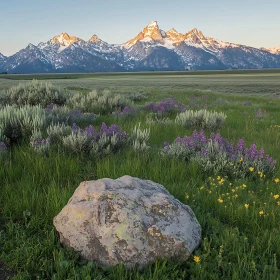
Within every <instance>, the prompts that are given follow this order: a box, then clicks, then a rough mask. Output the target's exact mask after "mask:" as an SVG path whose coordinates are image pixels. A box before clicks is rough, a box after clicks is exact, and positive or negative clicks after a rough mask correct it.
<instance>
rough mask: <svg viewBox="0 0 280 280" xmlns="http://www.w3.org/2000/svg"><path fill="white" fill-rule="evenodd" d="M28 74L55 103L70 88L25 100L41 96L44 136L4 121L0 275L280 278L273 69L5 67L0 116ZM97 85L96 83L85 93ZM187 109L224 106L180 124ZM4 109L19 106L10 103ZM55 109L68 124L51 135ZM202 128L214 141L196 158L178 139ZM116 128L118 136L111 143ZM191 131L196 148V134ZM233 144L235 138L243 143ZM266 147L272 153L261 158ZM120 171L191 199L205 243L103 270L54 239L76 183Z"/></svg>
mask: <svg viewBox="0 0 280 280" xmlns="http://www.w3.org/2000/svg"><path fill="white" fill-rule="evenodd" d="M32 78H36V79H41V80H43V81H45V80H48V81H49V82H51V83H52V84H53V85H54V86H56V87H60V88H61V94H62V95H61V96H60V97H59V98H57V100H58V101H61V100H62V101H63V93H64V92H65V90H62V88H67V94H68V95H67V97H68V98H67V100H64V101H63V102H64V103H65V104H63V105H62V104H61V105H54V104H51V105H50V104H47V105H46V104H40V102H41V103H42V102H43V100H42V99H40V98H39V99H36V100H39V101H36V102H37V103H36V102H35V101H33V104H32V105H30V107H28V108H27V109H26V110H29V112H33V111H32V108H31V107H36V106H38V104H39V107H38V108H37V109H36V114H39V113H40V114H41V115H42V116H44V121H45V123H42V124H41V126H40V127H39V128H40V130H41V131H39V132H40V133H41V134H40V133H39V134H40V135H38V131H37V130H36V133H34V131H32V130H30V129H26V130H24V129H25V128H26V127H24V126H23V125H22V123H23V122H20V125H21V128H20V129H19V130H20V133H18V134H17V133H15V131H16V132H17V129H18V127H14V128H13V130H12V131H13V133H12V134H11V133H10V134H9V133H8V132H7V131H9V129H6V128H3V127H2V139H0V141H2V142H0V144H1V143H5V147H4V146H3V145H2V146H1V145H0V163H1V169H0V182H1V195H0V205H1V207H0V222H1V223H0V276H1V269H2V275H4V273H5V275H9V276H10V278H11V279H54V280H55V279H61V280H64V279H81V280H83V279H96V280H97V279H99V280H101V279H115V280H117V279H131V280H132V279H133V280H134V279H142V280H146V279H153V280H161V279H162V280H165V279H166V280H169V279H178V280H179V279H192V280H197V279H234V280H239V279H280V181H279V179H280V169H279V161H280V154H279V145H280V111H279V108H280V99H279V96H280V79H279V78H280V73H279V72H278V71H276V70H275V71H267V72H266V71H264V72H258V71H250V72H245V73H244V72H241V73H219V72H217V73H215V74H213V73H212V72H211V73H208V72H207V73H196V74H195V75H193V74H189V73H188V74H184V75H182V74H180V73H174V74H173V73H164V74H158V73H153V74H150V75H149V74H147V73H143V74H141V75H137V74H133V75H130V74H120V75H113V74H107V75H106V74H98V75H97V74H96V75H75V76H73V74H72V75H62V76H56V75H55V76H53V75H50V76H46V75H43V76H42V77H41V78H40V77H39V76H38V75H35V76H28V75H27V76H25V75H7V76H4V75H1V77H0V100H1V105H0V120H6V118H4V117H2V119H1V116H2V115H3V116H4V114H6V113H4V111H3V110H4V109H5V106H6V105H8V104H10V103H11V102H12V99H9V97H8V95H7V96H5V92H6V90H8V89H9V88H11V87H13V86H15V85H17V84H18V83H19V82H22V83H24V84H28V83H29V82H30V79H32ZM23 87H24V86H23ZM94 89H96V90H97V92H96V93H94V94H91V93H90V92H92V90H94ZM104 89H108V91H106V90H105V91H104ZM14 92H16V90H14ZM38 92H39V90H38ZM10 93H11V92H10ZM15 94H16V93H15ZM38 94H39V93H38ZM35 95H36V94H35ZM102 95H106V96H107V97H108V98H107V99H106V100H107V101H108V100H115V101H112V106H111V105H110V104H111V103H110V104H109V105H110V106H109V105H108V104H107V103H108V102H107V103H106V104H105V105H106V106H105V105H104V106H105V107H104V108H103V107H102V106H103V105H102V106H101V105H100V104H103V103H102V102H103V101H102V98H101V97H102ZM1 96H2V99H1ZM15 96H16V95H15ZM72 96H76V98H71V97H72ZM83 97H85V98H86V97H88V98H92V99H90V100H98V101H96V102H97V103H98V102H99V103H98V106H97V105H94V104H93V103H90V102H84V103H83V100H84V99H83ZM114 98H115V99H114ZM34 100H35V99H34ZM85 100H86V99H85ZM166 100H167V101H166ZM62 101H61V103H63V102H62ZM22 102H24V101H22ZM110 102H111V101H110ZM114 102H115V103H114ZM151 102H153V103H152V104H151ZM53 103H55V102H53ZM87 103H89V104H90V105H89V107H87ZM116 104H117V106H116ZM170 104H171V105H170ZM91 105H92V106H91ZM99 105H100V106H99ZM17 106H18V107H20V106H22V104H17ZM40 106H41V107H40ZM63 106H68V107H67V108H68V109H69V110H68V109H62V107H63ZM183 107H184V108H185V109H186V111H190V110H194V111H199V110H206V111H207V112H213V111H216V112H217V113H224V114H225V115H226V118H225V120H224V121H223V122H222V123H221V124H220V125H217V126H215V125H212V126H211V125H210V126H207V125H206V122H199V121H198V122H193V123H188V125H184V124H181V123H180V122H176V118H177V117H176V116H177V115H178V114H180V113H181V111H182V108H183ZM100 108H101V109H102V110H101V109H100ZM125 108H126V109H125ZM1 110H2V111H1ZM9 110H10V111H9V112H12V113H13V114H18V113H17V111H16V110H17V109H11V108H10V109H9ZM77 110H78V111H77ZM38 112H39V113H38ZM73 112H74V113H73ZM90 113H92V114H94V116H93V115H92V114H90ZM1 114H2V115H1ZM30 114H31V113H30ZM65 114H66V115H65ZM65 116H67V117H65ZM42 118H43V117H42ZM209 118H210V119H211V118H212V116H211V115H210V116H209ZM54 119H55V120H57V121H58V120H61V123H64V124H65V126H68V127H67V128H65V129H64V128H63V129H62V130H63V132H61V134H59V133H58V132H57V134H55V136H58V137H57V138H53V139H56V140H52V138H51V137H53V135H54V132H55V131H57V130H58V128H52V132H53V134H51V133H50V127H49V125H50V120H52V121H53V120H54ZM3 122H4V121H3ZM73 123H75V124H76V127H73ZM103 123H106V127H105V126H104V124H103ZM139 123H140V127H141V129H140V128H139V132H140V134H141V133H142V134H141V135H143V134H144V130H145V129H148V130H149V131H150V135H149V137H148V136H147V137H146V138H145V137H142V138H141V137H140V138H139V139H138V138H137V137H136V136H135V137H136V138H133V137H134V132H133V131H134V130H135V128H137V127H138V125H139ZM36 124H37V123H36ZM90 125H92V126H90ZM112 125H117V126H118V128H116V126H112ZM34 126H35V124H34ZM47 127H48V128H49V130H48V129H47ZM33 128H34V127H33ZM37 128H38V127H36V129H37ZM93 128H94V131H93ZM55 129H57V130H55ZM67 129H69V130H70V131H72V134H73V133H74V135H75V137H74V138H73V139H74V140H77V138H78V135H79V136H81V138H83V137H84V138H83V139H84V141H85V142H83V143H82V144H81V143H80V142H79V143H78V140H77V142H76V144H77V145H75V146H73V145H72V146H71V145H70V144H69V141H68V140H69V139H68V138H67V137H69V135H68V134H66V133H65V134H63V133H64V132H65V131H66V130H67ZM202 129H203V131H204V134H205V135H204V134H203V135H204V136H205V137H206V138H207V139H209V138H211V137H213V139H214V137H216V138H215V139H218V138H219V137H218V136H217V134H219V135H220V136H221V137H222V139H223V140H221V141H220V140H217V141H220V142H219V145H220V146H218V149H217V151H216V153H215V154H214V155H216V157H215V156H214V157H212V158H210V157H209V155H208V154H207V155H206V156H205V157H203V156H202V154H201V151H200V150H199V151H198V149H197V151H198V152H197V153H193V152H192V151H191V150H190V149H189V146H188V145H189V142H187V141H189V140H190V139H191V138H185V139H187V140H186V141H185V142H183V140H182V141H181V142H180V139H182V138H183V137H184V136H189V137H192V135H194V134H193V133H194V131H195V130H196V131H197V132H198V133H199V132H201V130H202ZM62 130H60V131H62ZM3 131H4V132H3ZM73 131H74V132H73ZM112 131H113V134H114V135H115V134H117V143H118V145H115V146H114V145H113V144H112V143H113V142H112V135H113V134H112V133H111V132H112ZM0 132H1V126H0ZM102 132H104V133H106V136H107V138H106V139H107V140H106V141H107V142H106V143H105V144H104V143H103V142H102V143H101V142H100V139H99V138H98V137H100V133H102ZM122 132H126V134H122ZM95 133H97V134H98V133H99V134H98V135H99V136H98V137H97V136H96V135H97V134H95ZM211 133H214V134H215V135H216V136H213V134H212V136H211ZM0 134H1V133H0ZM5 135H6V136H5ZM15 135H16V136H15ZM201 135H202V134H201ZM0 136H1V135H0ZM7 136H9V137H10V138H9V137H7ZM19 136H20V137H19ZM88 136H90V137H93V138H94V137H95V138H94V140H93V141H92V142H91V143H87V139H88ZM47 137H48V138H47ZM49 137H50V139H51V140H50V142H48V141H49ZM177 137H181V138H180V139H179V138H177ZM195 137H197V136H196V135H194V136H193V138H195ZM7 138H9V139H7ZM93 138H91V139H93ZM144 138H145V139H144ZM176 138H177V140H175V139H176ZM67 139H68V140H67ZM73 139H72V140H73ZM196 139H197V138H196ZM203 139H204V138H203ZM219 139H220V138H219ZM240 139H243V140H244V143H243V142H242V141H240ZM43 140H44V141H43ZM136 140H139V141H138V142H137V141H136ZM191 140H192V139H191ZM79 141H80V140H79ZM196 141H197V142H196V144H199V145H197V146H196V148H198V147H200V146H201V143H202V142H203V141H202V140H196ZM93 142H94V143H96V145H94V148H93V146H92V145H93ZM203 143H204V142H203ZM223 143H226V145H225V144H223ZM228 143H230V144H228ZM242 143H243V144H242ZM78 144H81V145H78ZM204 144H205V143H204ZM204 144H203V145H204ZM241 144H242V145H243V148H242V149H239V148H238V147H240V146H241ZM252 144H255V145H256V146H255V145H252ZM203 145H202V146H203ZM223 145H225V146H223ZM230 145H232V146H230ZM244 145H246V147H245V146H244ZM105 146H106V147H105ZM229 146H230V147H232V151H234V152H232V154H231V155H230V158H229V155H228V151H227V150H226V149H227V148H226V147H229ZM104 147H105V148H104ZM203 147H204V148H205V147H206V146H203ZM173 148H174V149H173ZM262 148H263V149H264V151H262V150H261V149H262ZM89 149H90V152H89ZM176 149H177V150H176ZM238 149H239V150H238ZM174 150H175V151H176V153H174V152H173V151H174ZM252 153H254V155H252ZM266 154H268V155H269V156H270V157H272V159H268V158H265V155H266ZM218 156H223V160H220V159H219V158H218ZM274 160H275V161H276V164H275V165H274ZM206 162H207V165H206V164H205V163H206ZM208 163H209V165H208ZM206 166H208V167H209V166H210V167H209V168H208V167H207V168H206ZM123 175H130V176H134V177H139V178H142V179H148V180H153V181H155V182H157V183H160V184H162V185H163V186H164V187H166V188H167V189H168V191H169V192H170V193H171V194H172V195H174V196H175V197H176V198H177V199H179V200H180V201H181V202H183V203H185V204H187V205H189V206H190V207H191V208H192V210H193V211H194V213H195V215H196V217H197V219H198V221H199V223H200V224H201V226H202V242H201V244H200V246H199V247H198V248H197V249H196V250H195V251H194V252H193V255H192V256H191V257H190V258H189V259H188V260H187V261H185V262H183V263H178V262H176V260H169V261H167V260H157V261H156V262H155V263H151V264H150V265H148V266H147V267H146V268H144V269H143V270H138V269H133V270H126V269H125V268H124V267H123V266H118V267H116V268H106V269H105V268H99V267H97V266H96V264H95V263H94V262H87V261H84V260H82V259H80V258H79V257H78V255H77V254H75V253H74V252H73V251H71V250H68V249H65V248H63V247H62V246H61V245H60V243H59V238H58V236H57V234H56V232H55V229H54V227H53V224H52V221H53V217H54V216H56V215H57V214H58V213H59V212H60V210H61V209H62V208H63V206H64V205H65V204H66V203H67V202H68V200H69V198H70V197H71V196H72V194H73V192H74V190H75V189H76V188H77V187H78V185H79V183H80V182H82V181H86V180H96V179H98V178H114V179H116V178H118V177H121V176H123ZM1 267H2V268H1ZM0 279H1V277H0Z"/></svg>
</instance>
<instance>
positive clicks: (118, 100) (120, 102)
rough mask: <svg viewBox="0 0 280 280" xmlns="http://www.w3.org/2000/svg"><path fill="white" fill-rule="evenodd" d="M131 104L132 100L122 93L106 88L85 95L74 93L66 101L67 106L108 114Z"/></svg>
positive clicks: (83, 110)
mask: <svg viewBox="0 0 280 280" xmlns="http://www.w3.org/2000/svg"><path fill="white" fill-rule="evenodd" d="M132 104H133V103H132V101H131V100H129V99H128V98H126V97H125V96H124V95H120V94H112V93H111V92H109V91H107V90H104V91H102V92H97V91H92V92H90V93H88V94H87V95H84V94H81V93H76V94H74V95H73V96H71V97H70V98H69V100H68V101H67V106H68V107H69V108H72V109H77V110H81V111H82V112H95V113H98V114H109V113H112V112H113V111H117V110H122V109H123V108H124V107H125V106H130V105H132Z"/></svg>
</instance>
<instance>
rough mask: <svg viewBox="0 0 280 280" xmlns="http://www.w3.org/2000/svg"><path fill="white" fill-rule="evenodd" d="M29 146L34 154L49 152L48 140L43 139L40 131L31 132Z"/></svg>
mask: <svg viewBox="0 0 280 280" xmlns="http://www.w3.org/2000/svg"><path fill="white" fill-rule="evenodd" d="M30 145H31V147H32V148H33V149H34V151H35V152H36V153H39V154H46V153H48V152H49V150H50V139H49V138H46V139H44V138H43V137H42V133H41V131H37V130H35V131H33V133H32V135H31V137H30Z"/></svg>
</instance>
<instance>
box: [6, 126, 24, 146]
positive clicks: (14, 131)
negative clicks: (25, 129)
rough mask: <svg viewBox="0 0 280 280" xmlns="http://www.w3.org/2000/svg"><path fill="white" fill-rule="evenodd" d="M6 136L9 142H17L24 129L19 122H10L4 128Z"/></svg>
mask: <svg viewBox="0 0 280 280" xmlns="http://www.w3.org/2000/svg"><path fill="white" fill-rule="evenodd" d="M3 134H4V136H5V137H6V138H7V139H8V141H9V143H10V144H11V145H12V144H14V143H17V142H18V141H19V140H20V139H21V136H22V130H21V126H20V124H19V123H16V122H14V123H8V124H7V125H6V126H5V127H4V130H3Z"/></svg>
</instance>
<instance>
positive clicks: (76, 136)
mask: <svg viewBox="0 0 280 280" xmlns="http://www.w3.org/2000/svg"><path fill="white" fill-rule="evenodd" d="M62 143H63V145H64V147H65V148H66V149H68V150H70V151H72V152H74V153H79V152H85V151H87V149H88V146H89V139H88V137H87V135H83V134H82V133H80V132H79V133H74V132H72V133H71V135H68V136H64V137H63V138H62Z"/></svg>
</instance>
